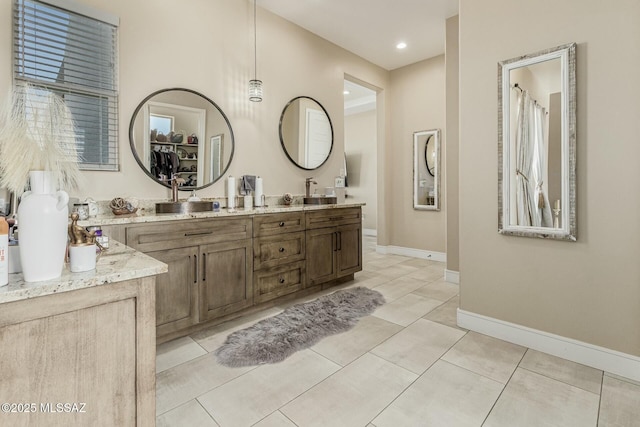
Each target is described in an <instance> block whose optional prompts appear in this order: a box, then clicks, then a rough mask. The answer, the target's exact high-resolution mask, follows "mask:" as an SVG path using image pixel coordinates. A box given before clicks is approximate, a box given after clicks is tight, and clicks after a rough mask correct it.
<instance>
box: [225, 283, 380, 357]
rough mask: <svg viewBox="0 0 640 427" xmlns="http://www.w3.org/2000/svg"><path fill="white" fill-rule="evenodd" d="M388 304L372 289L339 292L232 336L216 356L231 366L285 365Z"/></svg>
mask: <svg viewBox="0 0 640 427" xmlns="http://www.w3.org/2000/svg"><path fill="white" fill-rule="evenodd" d="M384 303H385V300H384V297H383V296H382V294H381V293H380V292H378V291H374V290H371V289H369V288H364V287H357V288H351V289H344V290H340V291H336V292H334V293H332V294H329V295H325V296H321V297H319V298H317V299H315V300H313V301H311V302H306V303H301V304H296V305H294V306H291V307H289V308H287V309H285V310H284V311H283V312H282V313H280V314H278V315H276V316H273V317H270V318H268V319H264V320H261V321H259V322H258V323H256V324H255V325H253V326H250V327H248V328H246V329H242V330H239V331H236V332H234V333H232V334H231V335H229V336H228V337H227V340H226V341H225V342H224V344H222V346H220V347H219V348H218V349H217V350H216V351H215V355H216V357H217V359H218V362H219V363H220V364H221V365H224V366H230V367H240V366H253V365H261V364H265V363H277V362H281V361H283V360H284V359H286V358H287V357H289V356H291V355H292V354H293V353H295V352H296V351H298V350H302V349H305V348H308V347H311V346H313V345H314V344H315V343H317V342H318V341H320V340H321V339H322V338H324V337H326V336H328V335H333V334H337V333H340V332H344V331H347V330H349V329H351V328H353V327H354V326H355V325H356V324H357V323H358V319H359V318H360V317H364V316H366V315H368V314H371V313H373V311H374V310H375V309H376V308H377V307H378V306H380V305H382V304H384Z"/></svg>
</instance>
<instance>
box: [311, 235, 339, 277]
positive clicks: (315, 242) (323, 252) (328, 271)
mask: <svg viewBox="0 0 640 427" xmlns="http://www.w3.org/2000/svg"><path fill="white" fill-rule="evenodd" d="M336 230H337V228H336V227H327V228H320V229H317V230H309V231H307V285H308V286H314V285H318V284H321V283H324V282H328V281H331V280H333V279H335V278H336V275H337V272H338V265H337V264H338V258H337V253H336V251H337V241H336V238H337V234H336Z"/></svg>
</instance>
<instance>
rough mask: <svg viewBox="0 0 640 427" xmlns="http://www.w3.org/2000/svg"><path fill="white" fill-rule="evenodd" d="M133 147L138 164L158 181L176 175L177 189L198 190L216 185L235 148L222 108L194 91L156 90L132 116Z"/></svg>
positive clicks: (168, 184)
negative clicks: (180, 181)
mask: <svg viewBox="0 0 640 427" xmlns="http://www.w3.org/2000/svg"><path fill="white" fill-rule="evenodd" d="M129 143H130V145H131V151H132V152H133V156H134V157H135V159H136V162H138V165H140V167H141V168H142V170H144V171H145V173H146V174H147V175H148V176H149V177H150V178H151V179H153V180H154V181H156V182H158V183H159V184H161V185H164V186H165V187H171V184H170V183H169V182H167V181H165V180H166V179H167V178H170V177H171V176H172V175H174V174H176V175H178V177H180V178H182V179H183V180H184V182H183V183H181V184H180V186H179V189H180V190H184V191H191V190H198V189H201V188H205V187H208V186H209V185H211V184H213V183H214V182H216V181H218V180H219V179H220V178H221V177H222V176H223V175H224V174H225V172H226V171H227V169H228V168H229V165H230V164H231V160H232V159H233V153H234V149H235V140H234V136H233V129H232V128H231V123H229V119H228V118H227V116H226V115H225V114H224V112H223V111H222V109H220V107H219V106H218V105H217V104H216V103H215V102H213V101H212V100H211V99H209V98H207V97H206V96H204V95H202V94H201V93H199V92H196V91H194V90H191V89H184V88H170V89H162V90H159V91H156V92H154V93H152V94H150V95H149V96H147V97H146V98H145V99H143V100H142V102H140V104H139V105H138V107H137V108H136V110H135V111H134V113H133V116H132V117H131V123H130V125H129Z"/></svg>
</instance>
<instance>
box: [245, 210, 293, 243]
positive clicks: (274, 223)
mask: <svg viewBox="0 0 640 427" xmlns="http://www.w3.org/2000/svg"><path fill="white" fill-rule="evenodd" d="M294 231H304V212H302V211H300V212H287V213H278V214H267V215H256V216H255V217H253V237H262V236H273V235H275V234H280V233H291V232H294Z"/></svg>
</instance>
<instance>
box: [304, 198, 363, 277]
mask: <svg viewBox="0 0 640 427" xmlns="http://www.w3.org/2000/svg"><path fill="white" fill-rule="evenodd" d="M306 229H307V231H306V246H307V255H306V267H307V284H308V286H314V285H318V284H323V283H328V282H331V281H334V280H336V279H340V278H342V277H346V276H349V275H353V274H354V273H355V272H357V271H360V270H362V215H361V209H360V208H348V209H327V210H320V211H315V212H307V214H306Z"/></svg>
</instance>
